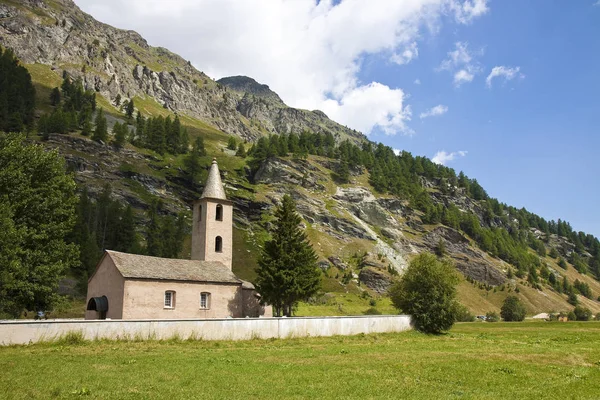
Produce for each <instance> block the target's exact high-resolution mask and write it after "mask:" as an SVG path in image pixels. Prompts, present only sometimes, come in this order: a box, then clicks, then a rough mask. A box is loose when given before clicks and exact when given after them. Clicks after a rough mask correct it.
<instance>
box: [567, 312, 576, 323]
mask: <svg viewBox="0 0 600 400" xmlns="http://www.w3.org/2000/svg"><path fill="white" fill-rule="evenodd" d="M567 318H568V319H569V321H576V320H577V315H575V313H574V312H573V311H569V313H568V314H567Z"/></svg>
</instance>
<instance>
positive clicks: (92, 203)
mask: <svg viewBox="0 0 600 400" xmlns="http://www.w3.org/2000/svg"><path fill="white" fill-rule="evenodd" d="M162 208H163V205H162V203H161V201H159V200H158V199H154V200H153V201H152V202H151V204H150V207H149V208H148V210H147V211H146V215H145V218H144V219H145V220H146V221H147V222H146V223H145V227H146V232H145V236H142V235H141V234H140V233H139V232H138V229H137V228H136V227H137V226H138V225H139V222H138V220H139V219H141V217H136V216H135V214H134V212H133V209H132V208H131V205H127V206H126V207H124V206H123V205H122V204H121V202H120V201H118V200H116V199H114V198H113V196H112V189H111V187H110V186H109V185H105V186H104V188H103V190H102V192H101V193H100V194H99V196H98V198H97V200H94V199H92V198H90V196H89V193H88V190H87V188H86V187H84V188H83V190H82V191H81V193H80V195H79V200H78V204H77V207H76V222H75V225H74V227H73V229H72V231H71V232H70V235H69V240H70V241H71V242H72V243H73V244H75V245H77V246H78V247H79V263H78V264H77V265H76V266H74V267H73V268H71V271H72V273H73V275H74V276H75V277H77V278H78V280H79V282H80V284H81V286H82V289H85V285H86V284H87V280H88V278H89V277H90V276H91V274H92V273H93V272H94V269H95V267H96V265H97V264H98V261H100V258H101V257H102V254H103V252H104V250H115V251H121V252H125V253H133V254H145V255H150V256H156V257H166V258H177V257H179V255H180V253H181V251H182V248H183V241H184V238H185V235H186V234H187V233H188V230H189V228H188V223H187V221H186V219H185V216H184V214H179V215H178V216H174V215H169V214H164V215H163V214H162ZM142 242H144V243H145V245H142Z"/></svg>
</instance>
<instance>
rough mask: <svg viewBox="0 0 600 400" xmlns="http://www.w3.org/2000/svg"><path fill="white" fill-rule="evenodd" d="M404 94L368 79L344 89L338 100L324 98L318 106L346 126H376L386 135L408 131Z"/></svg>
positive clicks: (408, 116) (356, 127)
mask: <svg viewBox="0 0 600 400" xmlns="http://www.w3.org/2000/svg"><path fill="white" fill-rule="evenodd" d="M404 98H405V95H404V92H403V91H402V90H401V89H390V88H389V87H387V86H386V85H382V84H381V83H377V82H372V83H370V84H369V85H364V86H360V87H357V88H355V89H353V90H351V91H348V92H346V93H344V95H343V96H342V97H341V98H340V99H339V100H333V99H330V100H325V101H324V102H323V107H322V109H323V111H324V112H325V114H327V115H328V116H329V118H332V119H333V120H334V121H341V120H345V121H346V122H345V123H346V124H347V125H348V126H351V127H354V128H355V129H358V130H360V131H362V132H368V131H369V130H370V128H371V127H378V128H380V129H381V130H382V131H383V132H384V133H385V134H388V135H392V134H394V133H396V132H401V133H404V134H407V135H411V134H413V131H412V130H411V129H410V128H409V127H407V126H406V121H410V118H411V109H410V106H405V105H404Z"/></svg>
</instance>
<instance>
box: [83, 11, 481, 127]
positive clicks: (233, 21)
mask: <svg viewBox="0 0 600 400" xmlns="http://www.w3.org/2000/svg"><path fill="white" fill-rule="evenodd" d="M76 1H77V4H78V5H80V6H81V7H82V8H83V10H84V11H86V12H89V13H90V14H92V15H93V16H94V17H96V18H97V19H99V20H100V21H103V22H106V23H109V24H112V25H115V26H117V27H119V28H125V29H133V30H136V31H138V32H139V33H140V34H141V35H142V36H144V37H145V38H146V39H147V40H148V42H149V43H150V44H151V45H154V46H162V47H166V48H168V49H169V50H171V51H174V52H176V53H178V54H180V55H182V56H183V57H184V58H186V59H189V60H191V61H192V63H193V64H194V65H195V66H196V67H197V68H198V69H200V70H202V71H204V72H206V73H207V74H208V75H209V76H211V77H213V78H216V79H218V78H221V77H224V76H231V75H247V76H251V77H253V78H254V79H256V80H257V81H259V82H261V83H266V84H268V85H269V86H270V87H271V89H273V90H274V91H275V92H277V93H278V94H279V95H280V96H281V98H282V99H283V100H284V101H285V102H286V103H287V104H289V105H290V106H293V107H298V108H305V109H311V110H312V109H322V110H323V111H325V112H328V113H330V114H331V115H330V116H331V117H333V118H335V119H336V120H337V121H338V122H340V123H342V124H345V125H348V126H350V127H352V128H355V129H360V130H362V131H363V132H365V133H367V134H368V133H369V132H371V131H372V130H373V129H377V128H378V127H380V128H382V129H383V130H384V131H386V132H387V133H390V134H391V133H394V132H404V133H406V132H409V131H410V130H408V129H407V128H406V126H405V123H406V121H407V120H408V118H407V116H409V115H410V109H409V108H407V105H406V104H405V95H404V92H403V91H402V90H401V89H398V88H393V87H389V86H386V85H383V84H381V83H378V84H377V85H374V83H371V84H369V83H367V84H365V83H363V82H360V80H359V78H358V76H359V72H360V70H361V67H362V64H361V62H362V60H363V58H364V56H365V55H369V54H371V55H384V56H386V57H388V58H391V59H392V60H393V61H394V62H398V63H407V62H410V61H411V60H414V59H415V58H417V57H418V44H417V42H418V41H419V40H422V39H423V34H424V33H425V32H433V33H432V34H435V32H437V31H436V30H435V29H432V28H431V27H434V26H438V25H440V24H441V23H442V22H443V21H442V19H441V17H442V16H451V17H453V18H454V19H455V20H456V21H458V22H459V23H467V22H470V21H471V20H472V19H473V18H476V17H477V16H479V15H482V14H483V12H482V11H481V10H482V8H481V5H480V3H481V0H465V1H462V2H459V1H458V0H407V1H387V0H373V1H363V0H344V1H342V2H339V3H336V2H334V0H321V1H319V2H317V1H315V0H243V1H240V0H220V1H212V0H170V1H168V2H167V1H164V0H129V1H122V0H76ZM484 3H485V2H484ZM484 5H485V4H484ZM484 8H485V7H484ZM374 92H378V93H381V94H382V95H384V96H385V97H386V98H388V99H392V100H393V102H392V103H391V104H388V103H384V102H382V101H380V99H378V98H377V97H375V96H373V93H374ZM357 104H361V105H362V107H363V108H361V109H357V108H356V105H357ZM332 110H333V111H332ZM356 114H360V115H359V116H357V115H356Z"/></svg>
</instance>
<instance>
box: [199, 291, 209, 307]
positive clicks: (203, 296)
mask: <svg viewBox="0 0 600 400" xmlns="http://www.w3.org/2000/svg"><path fill="white" fill-rule="evenodd" d="M200 308H201V309H203V310H208V309H209V308H210V293H208V292H202V293H200Z"/></svg>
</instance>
